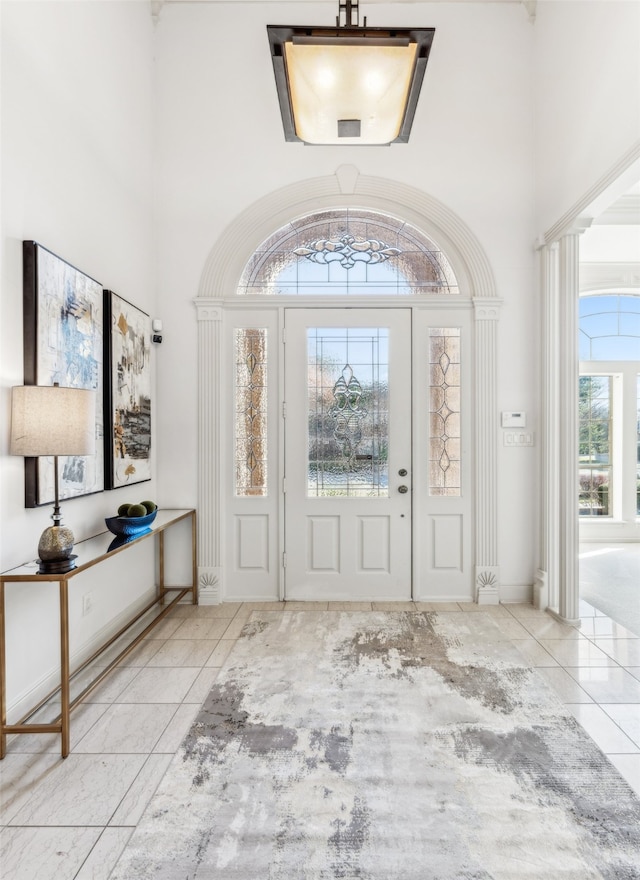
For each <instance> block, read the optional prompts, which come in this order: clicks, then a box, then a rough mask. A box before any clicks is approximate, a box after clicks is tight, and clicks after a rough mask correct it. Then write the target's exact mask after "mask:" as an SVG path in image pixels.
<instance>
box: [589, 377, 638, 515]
mask: <svg viewBox="0 0 640 880" xmlns="http://www.w3.org/2000/svg"><path fill="white" fill-rule="evenodd" d="M578 411H579V420H580V421H579V443H580V446H579V466H580V516H610V515H611V503H612V497H611V377H610V376H581V377H580V387H579V403H578ZM639 424H640V422H639ZM639 437H640V435H639Z"/></svg>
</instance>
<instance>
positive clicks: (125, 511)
mask: <svg viewBox="0 0 640 880" xmlns="http://www.w3.org/2000/svg"><path fill="white" fill-rule="evenodd" d="M130 507H131V504H129V502H127V503H126V504H121V505H120V507H119V508H118V516H129V508H130Z"/></svg>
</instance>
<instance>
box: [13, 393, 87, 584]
mask: <svg viewBox="0 0 640 880" xmlns="http://www.w3.org/2000/svg"><path fill="white" fill-rule="evenodd" d="M95 396H96V395H95V392H94V391H90V390H87V389H84V388H60V386H59V385H58V384H57V383H56V384H54V385H46V386H45V385H21V386H18V387H15V388H12V390H11V449H10V451H11V454H12V455H22V456H32V457H39V456H53V467H54V481H55V488H54V493H55V503H54V508H53V515H52V517H51V518H52V520H53V525H52V526H49V527H48V528H46V529H45V530H44V532H43V533H42V536H41V537H40V542H39V544H38V555H39V562H40V568H39V569H38V574H62V573H64V572H66V571H71V569H72V568H75V562H74V559H75V558H76V557H75V556H73V555H72V552H71V551H72V550H73V541H74V537H73V532H72V531H71V529H68V528H66V527H65V526H63V525H62V516H61V515H60V501H59V498H58V456H59V455H93V454H94V453H95V451H96V449H95V447H96V419H95Z"/></svg>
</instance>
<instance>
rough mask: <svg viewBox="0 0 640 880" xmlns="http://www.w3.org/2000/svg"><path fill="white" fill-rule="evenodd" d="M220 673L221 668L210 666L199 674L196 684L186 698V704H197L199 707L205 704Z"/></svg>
mask: <svg viewBox="0 0 640 880" xmlns="http://www.w3.org/2000/svg"><path fill="white" fill-rule="evenodd" d="M219 673H220V668H219V667H217V666H209V667H205V668H204V669H202V670H201V671H200V672H199V673H198V677H197V678H196V680H195V681H194V683H193V684H192V685H191V687H190V688H189V691H188V692H187V695H186V696H185V698H184V702H185V703H197V704H198V705H200V704H202V703H204V701H205V700H206V699H207V696H208V695H209V691H210V690H211V688H212V687H213V683H214V682H215V680H216V678H217V677H218V675H219Z"/></svg>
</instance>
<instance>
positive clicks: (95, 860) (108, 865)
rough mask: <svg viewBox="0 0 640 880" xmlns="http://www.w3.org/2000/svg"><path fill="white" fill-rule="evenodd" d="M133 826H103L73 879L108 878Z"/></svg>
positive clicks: (104, 879)
mask: <svg viewBox="0 0 640 880" xmlns="http://www.w3.org/2000/svg"><path fill="white" fill-rule="evenodd" d="M132 834H133V828H130V827H129V828H105V829H104V831H103V832H102V834H101V835H100V837H99V838H98V840H97V841H96V844H95V846H94V847H93V849H92V850H91V852H90V853H89V855H88V857H87V859H86V860H85V862H84V864H83V865H82V868H81V869H80V871H79V872H78V873H77V874H76V876H75V878H74V880H109V875H110V874H111V872H112V871H113V869H114V868H115V866H116V862H117V861H118V859H119V858H120V856H121V855H122V851H123V849H124V848H125V846H126V845H127V843H128V841H129V838H130V837H131V835H132Z"/></svg>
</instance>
